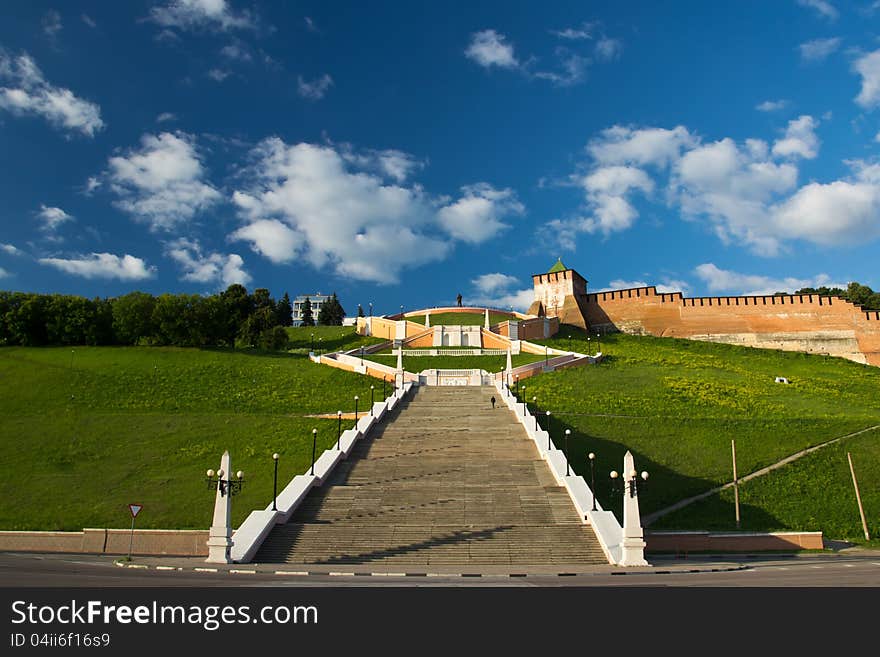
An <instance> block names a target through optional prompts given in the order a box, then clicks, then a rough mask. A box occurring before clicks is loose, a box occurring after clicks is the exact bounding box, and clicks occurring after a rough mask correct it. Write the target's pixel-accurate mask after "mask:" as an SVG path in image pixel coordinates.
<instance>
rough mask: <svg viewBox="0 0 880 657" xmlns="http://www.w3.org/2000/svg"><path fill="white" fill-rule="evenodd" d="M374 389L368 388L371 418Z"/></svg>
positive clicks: (372, 387)
mask: <svg viewBox="0 0 880 657" xmlns="http://www.w3.org/2000/svg"><path fill="white" fill-rule="evenodd" d="M374 389H375V386H370V415H371V416H372V415H373V404H374V403H375V402H374V401H373V390H374Z"/></svg>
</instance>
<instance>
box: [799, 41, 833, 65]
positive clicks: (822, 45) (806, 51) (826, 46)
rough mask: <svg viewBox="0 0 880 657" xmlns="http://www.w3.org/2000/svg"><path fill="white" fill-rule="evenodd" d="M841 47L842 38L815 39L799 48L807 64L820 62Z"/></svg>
mask: <svg viewBox="0 0 880 657" xmlns="http://www.w3.org/2000/svg"><path fill="white" fill-rule="evenodd" d="M839 47H840V38H839V37H832V38H829V39H813V40H812V41H807V42H805V43H802V44H800V45H799V46H798V50H800V52H801V59H803V60H804V61H805V62H820V61H822V60H823V59H826V58H827V57H828V55H830V54H831V53H833V52H834V51H835V50H837V49H838V48H839Z"/></svg>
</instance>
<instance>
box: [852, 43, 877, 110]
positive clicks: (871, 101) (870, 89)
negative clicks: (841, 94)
mask: <svg viewBox="0 0 880 657" xmlns="http://www.w3.org/2000/svg"><path fill="white" fill-rule="evenodd" d="M853 68H855V70H856V72H857V73H858V74H859V75H861V76H862V89H861V91H859V95H858V96H856V103H858V104H859V105H861V106H862V107H864V108H866V109H871V108H874V107H876V106H877V105H878V104H880V50H875V51H874V52H869V53H868V54H866V55H862V56H861V57H859V58H858V59H857V60H856V61H855V62H854V63H853Z"/></svg>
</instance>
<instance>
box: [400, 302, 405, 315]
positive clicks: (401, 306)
mask: <svg viewBox="0 0 880 657" xmlns="http://www.w3.org/2000/svg"><path fill="white" fill-rule="evenodd" d="M403 318H404V317H403V304H401V305H400V319H403Z"/></svg>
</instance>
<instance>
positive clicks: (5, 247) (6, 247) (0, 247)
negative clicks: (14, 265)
mask: <svg viewBox="0 0 880 657" xmlns="http://www.w3.org/2000/svg"><path fill="white" fill-rule="evenodd" d="M0 251H4V252H6V253H8V254H9V255H22V250H21V249H19V248H17V247H16V246H15V245H13V244H0Z"/></svg>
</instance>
